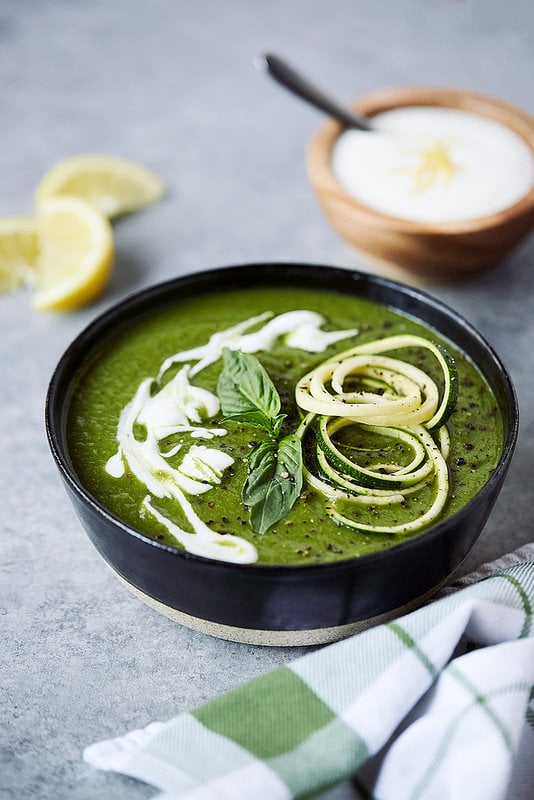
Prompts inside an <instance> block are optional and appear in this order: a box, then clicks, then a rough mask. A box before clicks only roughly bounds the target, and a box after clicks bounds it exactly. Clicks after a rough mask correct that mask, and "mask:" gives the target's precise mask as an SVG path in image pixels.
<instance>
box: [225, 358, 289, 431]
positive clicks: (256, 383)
mask: <svg viewBox="0 0 534 800" xmlns="http://www.w3.org/2000/svg"><path fill="white" fill-rule="evenodd" d="M223 358H224V367H223V370H222V372H221V374H220V375H219V380H218V382H217V394H218V396H219V400H220V401H221V409H222V412H223V415H224V416H225V417H238V416H240V415H243V414H250V413H251V412H259V413H260V414H262V415H263V416H264V417H265V418H266V419H267V420H268V421H269V422H267V424H263V423H261V419H262V418H261V417H259V416H255V417H253V418H252V419H254V420H255V422H251V423H250V424H256V425H258V424H260V423H261V427H266V428H267V429H268V430H271V423H270V420H271V419H275V418H276V417H277V416H278V414H279V412H280V396H279V394H278V392H277V391H276V388H275V386H274V384H273V382H272V381H271V379H270V377H269V375H268V374H267V371H266V370H265V368H264V367H263V366H262V365H261V364H260V362H259V361H258V359H257V358H255V356H253V355H251V354H250V353H242V352H241V351H240V350H229V349H228V348H227V347H225V349H224V350H223Z"/></svg>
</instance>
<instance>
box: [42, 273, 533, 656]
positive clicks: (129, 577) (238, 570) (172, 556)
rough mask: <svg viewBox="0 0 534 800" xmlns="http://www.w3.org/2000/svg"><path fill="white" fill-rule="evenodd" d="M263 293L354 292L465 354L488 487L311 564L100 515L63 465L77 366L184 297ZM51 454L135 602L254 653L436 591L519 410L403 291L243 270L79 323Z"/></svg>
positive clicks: (483, 508)
mask: <svg viewBox="0 0 534 800" xmlns="http://www.w3.org/2000/svg"><path fill="white" fill-rule="evenodd" d="M261 285H277V286H306V287H309V288H315V289H328V290H330V291H332V290H333V291H338V292H340V293H344V294H352V295H355V296H359V297H364V298H367V299H369V300H373V301H375V302H378V303H381V304H383V305H387V306H390V307H392V308H394V309H398V310H400V311H402V312H406V313H408V314H410V315H412V316H414V317H417V318H419V319H420V320H422V321H423V322H426V323H427V324H429V325H431V326H432V327H433V328H434V329H436V330H437V331H438V332H439V333H441V334H443V335H444V336H445V337H446V338H448V339H450V340H451V341H452V342H454V343H455V344H456V345H457V346H458V347H459V349H461V350H463V351H464V353H466V354H467V355H468V356H469V357H470V358H471V359H472V361H474V362H475V363H476V364H477V365H478V367H479V369H480V370H481V371H482V373H483V374H484V376H485V377H486V379H487V381H488V383H489V384H490V386H491V388H492V390H493V392H494V393H495V396H496V398H497V402H498V406H499V409H500V412H501V414H502V418H503V424H504V436H505V444H504V449H503V454H502V457H501V460H500V462H499V464H498V466H497V468H496V469H495V471H494V472H493V474H492V476H491V478H490V479H489V481H488V482H487V484H486V485H485V486H484V487H483V488H482V489H481V491H480V492H479V493H478V494H477V495H476V497H475V498H474V499H473V500H471V501H470V502H469V503H468V504H467V505H466V506H464V507H463V508H462V509H461V510H460V511H458V512H457V513H456V514H455V515H454V516H452V517H450V518H448V519H446V520H444V521H443V522H440V523H439V524H436V525H434V526H433V527H432V528H430V529H429V530H428V531H426V532H425V533H423V534H421V535H419V536H417V537H415V538H413V539H410V540H408V541H405V542H402V543H400V544H398V545H396V546H395V547H392V548H389V549H387V550H383V551H381V552H378V553H374V554H370V555H366V556H363V557H361V558H357V559H354V558H353V559H347V560H344V561H339V562H335V563H330V564H322V565H321V564H316V565H310V566H271V565H262V564H252V565H235V564H228V563H223V562H221V561H215V560H211V559H207V558H202V557H199V556H194V555H191V554H189V553H187V552H184V551H183V550H179V549H177V548H173V547H170V546H168V545H165V544H161V543H160V542H157V541H155V540H153V539H150V538H148V537H147V536H145V535H144V534H142V533H140V532H139V531H137V530H135V529H134V528H132V527H130V526H129V525H127V524H125V523H124V522H122V521H121V520H120V519H118V518H117V517H115V516H114V515H113V514H111V513H110V512H109V511H107V510H106V509H105V508H104V507H103V506H102V505H101V504H100V503H99V502H98V501H97V500H96V499H95V498H94V497H92V496H91V494H90V493H89V492H88V491H87V489H85V487H84V486H83V485H82V483H81V482H80V480H79V478H78V476H77V475H76V472H75V470H74V469H73V466H72V463H71V460H70V458H69V451H68V446H67V438H66V417H67V411H68V405H69V398H70V395H71V391H72V388H73V376H74V375H75V373H76V370H77V369H78V367H79V366H80V365H81V364H82V363H83V362H85V361H86V360H87V359H89V358H91V355H92V353H93V352H94V351H95V349H96V348H100V347H101V346H102V342H103V341H105V340H106V338H108V337H110V336H114V335H115V334H116V333H117V332H118V331H120V330H122V329H124V328H125V327H127V326H128V325H129V324H131V322H132V321H133V320H137V319H139V317H141V316H142V315H143V314H145V313H147V312H151V311H153V310H154V309H155V308H157V307H162V306H164V305H166V304H169V303H172V302H173V301H175V300H178V299H183V298H184V296H194V295H199V294H203V293H207V292H213V291H214V290H224V289H233V288H240V287H254V286H261ZM46 425H47V433H48V439H49V443H50V447H51V450H52V454H53V456H54V459H55V461H56V464H57V466H58V467H59V471H60V473H61V476H62V478H63V481H64V483H65V486H66V488H67V492H68V494H69V496H70V498H71V500H72V502H73V504H74V507H75V509H76V512H77V514H78V516H79V518H80V520H81V522H82V524H83V526H84V527H85V529H86V531H87V533H88V535H89V537H90V539H91V541H92V542H93V544H94V545H95V547H96V548H97V550H98V551H99V552H100V554H101V555H102V556H103V558H104V559H105V561H106V562H107V563H108V565H109V566H110V567H111V569H112V570H113V571H114V572H115V573H116V575H117V576H118V577H119V579H120V580H121V581H123V582H124V583H125V584H126V585H127V586H128V587H129V588H130V589H131V590H132V591H133V592H134V593H135V594H137V595H138V596H139V597H141V598H142V599H143V600H144V601H145V602H147V603H148V604H149V605H151V606H152V607H153V608H155V609H156V610H158V611H160V612H162V613H164V614H167V615H168V616H170V617H172V618H173V619H175V620H177V621H178V622H180V623H182V624H184V625H187V626H188V627H191V628H194V629H196V630H201V631H204V632H206V633H209V634H212V635H215V636H220V637H223V638H227V639H233V640H235V641H243V642H251V643H257V644H278V645H297V644H317V643H320V642H326V641H332V640H334V639H337V638H341V637H343V636H346V635H348V634H350V633H353V632H355V631H357V630H359V629H361V628H362V627H365V626H367V625H369V624H373V623H375V622H378V621H383V620H385V619H388V618H389V617H392V616H394V615H396V614H399V613H402V612H405V611H407V610H409V609H411V608H414V607H416V606H417V605H419V604H420V603H422V602H423V600H424V599H425V598H427V597H429V596H430V595H431V594H432V593H433V592H435V591H436V590H437V588H439V586H440V585H442V584H443V583H444V582H445V581H446V580H447V578H448V577H449V576H450V575H451V573H452V572H454V570H455V569H456V568H457V567H458V565H459V564H460V563H461V561H462V560H463V559H464V558H465V556H466V555H467V553H468V552H469V550H470V549H471V547H472V546H473V544H474V543H475V541H476V539H477V538H478V536H479V534H480V532H481V530H482V528H483V526H484V524H485V522H486V520H487V518H488V515H489V513H490V511H491V508H492V506H493V504H494V502H495V500H496V498H497V495H498V493H499V491H500V489H501V486H502V483H503V480H504V477H505V474H506V472H507V469H508V466H509V464H510V460H511V457H512V453H513V450H514V447H515V442H516V438H517V430H518V408H517V400H516V397H515V392H514V389H513V386H512V384H511V381H510V378H509V376H508V374H507V372H506V370H505V368H504V366H503V365H502V363H501V362H500V360H499V358H498V356H497V355H496V354H495V353H494V351H493V350H492V349H491V347H490V346H489V345H488V344H487V342H486V341H485V340H484V339H483V338H482V337H481V336H480V334H479V333H477V332H476V330H474V329H473V328H472V327H471V326H470V325H469V324H468V323H467V322H466V321H465V320H464V319H462V318H461V317H460V316H459V315H458V314H457V313H455V312H454V311H452V310H450V309H449V308H447V307H445V306H443V305H442V304H441V303H438V302H437V301H436V300H434V299H432V298H431V297H429V296H427V295H425V294H423V293H422V292H420V291H418V290H415V289H413V288H409V287H405V286H402V285H400V284H396V283H393V282H391V281H388V280H384V279H381V278H377V277H373V276H370V275H366V274H362V273H358V272H353V271H348V270H343V269H337V268H333V267H324V266H310V265H306V264H250V265H244V266H236V267H226V268H223V269H215V270H211V271H209V272H201V273H198V274H195V275H188V276H186V277H182V278H177V279H175V280H171V281H168V282H166V283H163V284H160V285H157V286H154V287H152V288H149V289H146V290H145V291H142V292H140V293H138V294H136V295H134V296H132V297H130V298H128V299H127V300H125V301H124V302H122V303H120V304H118V305H117V306H115V307H114V308H112V309H111V310H109V311H107V312H106V313H105V314H103V315H102V316H100V317H98V318H97V319H96V320H95V321H94V322H93V323H92V324H90V325H89V327H87V328H86V329H85V330H84V331H83V332H82V333H81V334H80V335H79V336H78V337H77V338H76V339H75V340H74V342H73V343H72V344H71V345H70V347H69V348H68V350H67V351H66V353H65V354H64V356H63V357H62V359H61V361H60V362H59V364H58V366H57V368H56V370H55V372H54V375H53V377H52V380H51V383H50V387H49V392H48V398H47V406H46Z"/></svg>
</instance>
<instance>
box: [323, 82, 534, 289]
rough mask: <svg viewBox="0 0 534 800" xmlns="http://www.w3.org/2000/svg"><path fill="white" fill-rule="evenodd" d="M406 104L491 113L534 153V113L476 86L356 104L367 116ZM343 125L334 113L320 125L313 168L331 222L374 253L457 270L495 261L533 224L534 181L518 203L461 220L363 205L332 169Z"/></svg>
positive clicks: (408, 92)
mask: <svg viewBox="0 0 534 800" xmlns="http://www.w3.org/2000/svg"><path fill="white" fill-rule="evenodd" d="M402 106H441V107H446V108H455V109H460V110H464V111H469V112H472V113H475V114H479V115H481V116H484V117H489V118H490V119H493V120H496V121H497V122H500V123H502V124H504V125H506V126H508V127H509V128H511V129H512V130H513V131H515V132H516V133H517V134H519V136H521V137H522V138H523V139H524V140H525V142H526V143H527V144H528V146H529V148H530V149H531V151H532V153H533V154H534V118H533V117H531V116H529V115H528V114H526V113H525V112H524V111H521V110H520V109H518V108H515V107H514V106H511V105H509V104H508V103H504V102H503V101H501V100H496V99H494V98H492V97H488V96H485V95H481V94H477V93H475V92H467V91H459V90H454V89H425V88H399V89H389V90H384V91H380V92H377V93H375V94H372V95H369V96H368V97H364V98H363V99H361V100H359V101H358V102H357V103H355V104H354V107H355V108H356V109H358V110H359V111H360V112H362V113H364V114H366V115H367V116H373V115H374V114H377V113H379V112H382V111H387V110H390V109H393V108H398V107H402ZM343 130H344V128H343V127H342V126H341V125H340V124H339V123H337V122H334V121H329V122H328V123H327V124H326V125H324V126H323V127H322V128H321V129H320V130H319V132H318V133H317V135H316V136H315V138H314V139H313V141H312V143H311V146H310V148H309V153H308V175H309V179H310V182H311V184H312V186H313V188H314V190H315V192H316V194H317V197H318V199H319V202H320V204H321V207H322V208H323V210H324V212H325V214H326V216H327V218H328V219H329V221H330V223H331V224H332V226H333V227H334V228H335V229H336V230H337V231H338V233H340V234H341V236H343V237H344V238H345V239H346V240H347V241H349V242H350V243H351V244H352V245H354V246H355V247H356V248H358V250H361V251H362V252H363V253H364V254H367V255H370V256H372V257H373V259H379V260H381V261H385V262H388V263H389V264H394V265H396V266H399V267H401V268H402V269H404V270H408V271H409V272H413V273H415V274H416V275H418V276H419V277H424V278H427V279H442V278H456V277H459V276H462V275H464V274H468V273H471V272H474V271H476V270H480V269H483V268H485V267H489V266H491V265H494V264H497V263H498V262H499V261H501V260H502V259H503V258H504V257H505V256H506V255H507V254H508V253H509V252H510V251H511V250H512V249H513V248H514V247H515V246H516V245H517V244H518V243H519V242H520V241H521V240H522V239H523V238H524V237H525V236H526V235H527V234H528V233H530V231H531V230H532V229H533V228H534V185H533V186H532V187H531V189H530V191H529V192H528V194H526V195H525V196H524V197H523V198H522V199H521V200H520V201H519V202H517V203H515V204H514V205H513V206H510V207H509V208H506V209H504V210H503V211H500V212H498V213H496V214H491V215H489V216H484V217H478V218H473V219H468V220H462V221H461V222H449V223H440V224H437V223H423V222H415V221H411V220H406V219H400V218H399V217H394V216H389V215H387V214H383V213H381V212H380V211H376V210H374V209H372V208H370V207H369V206H365V205H363V203H360V202H358V200H355V199H354V198H353V197H351V196H350V195H349V194H348V193H347V192H346V191H345V190H344V189H343V188H342V187H341V186H340V184H339V183H338V181H337V179H336V177H335V175H334V173H333V170H332V165H331V156H332V149H333V147H334V144H335V143H336V140H337V139H338V137H339V136H340V135H341V133H342V132H343Z"/></svg>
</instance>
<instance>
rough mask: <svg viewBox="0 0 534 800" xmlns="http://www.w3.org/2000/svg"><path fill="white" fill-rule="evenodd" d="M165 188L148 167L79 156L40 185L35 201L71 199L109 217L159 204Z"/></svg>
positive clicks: (58, 166) (61, 165) (51, 172)
mask: <svg viewBox="0 0 534 800" xmlns="http://www.w3.org/2000/svg"><path fill="white" fill-rule="evenodd" d="M164 193H165V184H164V183H163V181H162V180H161V178H160V177H159V176H158V175H155V174H154V173H153V172H151V171H150V170H148V169H145V167H142V166H140V165H139V164H134V163H132V162H131V161H126V160H124V159H122V158H116V157H115V156H107V155H79V156H73V157H72V158H68V159H66V160H65V161H61V162H60V163H59V164H56V165H55V166H54V167H52V169H50V170H49V171H48V172H47V173H46V175H45V176H44V177H43V178H42V180H41V182H40V183H39V185H38V187H37V190H36V193H35V200H36V203H37V206H38V207H39V206H40V205H41V203H43V202H44V201H46V200H49V199H51V198H53V197H57V196H58V195H61V196H62V195H71V196H74V197H79V198H80V199H82V200H86V201H87V202H89V203H91V204H92V205H94V206H95V207H96V208H98V209H99V211H101V212H102V214H105V216H107V217H110V218H111V217H116V216H119V215H120V214H127V213H129V212H131V211H136V210H137V209H140V208H144V207H145V206H148V205H151V204H152V203H155V202H156V201H157V200H159V199H160V198H161V197H162V196H163V194H164Z"/></svg>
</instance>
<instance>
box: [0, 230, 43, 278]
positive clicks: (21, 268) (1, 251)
mask: <svg viewBox="0 0 534 800" xmlns="http://www.w3.org/2000/svg"><path fill="white" fill-rule="evenodd" d="M38 250H39V244H38V236H37V224H36V221H35V219H34V217H24V216H13V217H2V218H0V294H1V293H3V292H11V291H14V290H15V289H18V288H19V287H21V286H33V285H34V284H35V267H36V263H37V256H38Z"/></svg>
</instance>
